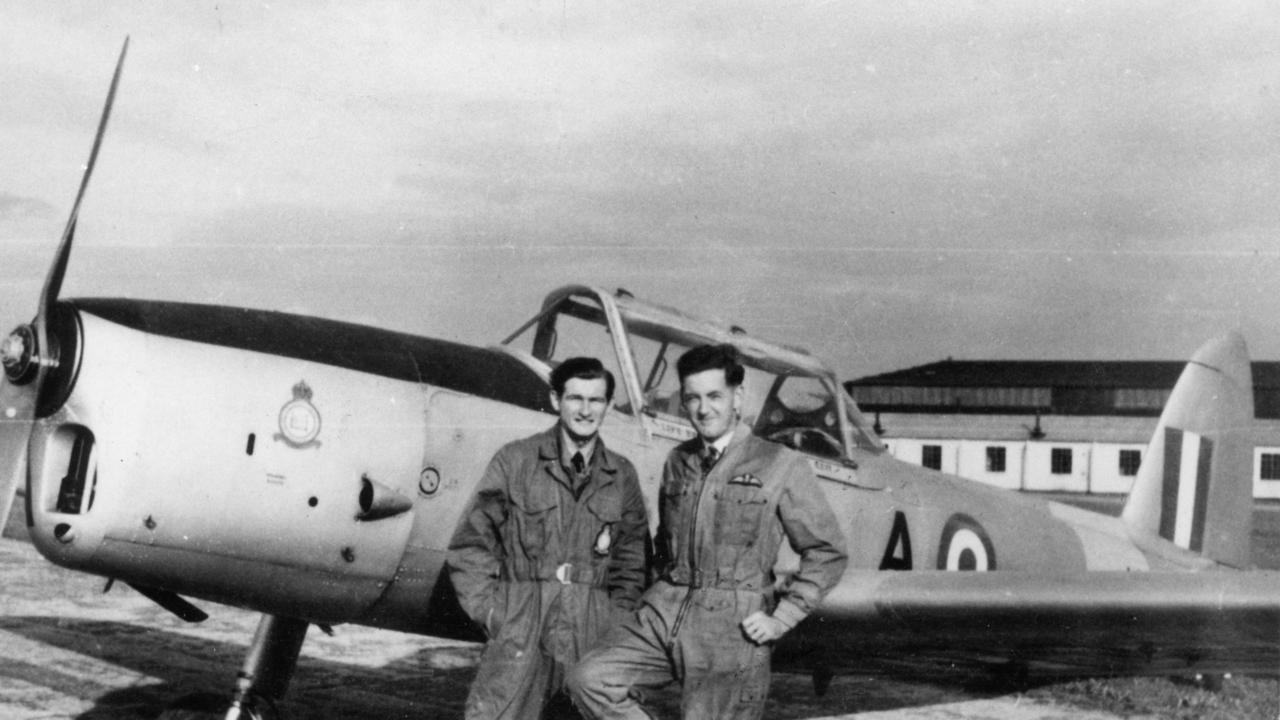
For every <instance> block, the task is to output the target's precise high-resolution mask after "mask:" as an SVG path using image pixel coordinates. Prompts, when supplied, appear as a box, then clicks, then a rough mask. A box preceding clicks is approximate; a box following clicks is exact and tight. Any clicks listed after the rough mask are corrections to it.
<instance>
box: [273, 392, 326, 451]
mask: <svg viewBox="0 0 1280 720" xmlns="http://www.w3.org/2000/svg"><path fill="white" fill-rule="evenodd" d="M279 424H280V432H279V433H276V435H275V439H276V440H277V441H281V440H282V441H284V443H285V444H286V445H288V446H289V447H293V448H307V447H320V441H318V440H316V437H318V436H319V435H320V411H319V410H317V409H316V406H315V405H312V404H311V387H310V386H309V385H307V381H306V380H299V381H298V384H297V385H294V386H293V399H292V400H290V401H289V402H286V403H285V404H284V406H283V407H281V408H280V417H279Z"/></svg>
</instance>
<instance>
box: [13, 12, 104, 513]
mask: <svg viewBox="0 0 1280 720" xmlns="http://www.w3.org/2000/svg"><path fill="white" fill-rule="evenodd" d="M128 51H129V38H128V37H125V39H124V46H123V47H122V48H120V58H119V59H118V60H116V69H115V73H114V74H112V76H111V87H110V89H109V90H108V91H107V101H106V104H105V105H104V106H103V108H102V117H101V118H100V119H99V120H98V132H97V134H96V135H94V138H93V149H92V150H90V151H89V163H88V164H87V165H85V169H84V175H83V176H82V177H81V178H80V189H79V191H77V192H76V200H75V202H74V203H73V204H72V205H71V215H70V217H68V218H67V227H66V229H65V230H63V231H62V240H61V242H59V243H58V252H57V254H56V255H55V256H54V259H53V265H52V266H51V267H50V268H49V274H48V275H46V276H45V280H44V288H43V289H42V290H41V292H40V303H39V305H37V306H36V317H35V320H34V321H32V323H31V325H30V326H25V327H22V328H18V329H17V330H15V331H14V332H13V333H12V334H11V335H9V336H8V337H7V338H5V339H4V340H3V341H0V360H3V365H4V372H5V377H4V380H3V385H0V528H3V526H4V524H5V522H6V521H7V520H8V518H9V511H10V508H11V507H12V505H13V498H14V495H15V493H16V492H17V488H18V484H19V483H23V482H25V481H26V476H27V445H28V444H29V442H30V439H31V429H32V427H33V426H34V424H35V418H36V411H37V407H38V406H37V403H38V402H39V399H40V392H41V389H42V387H43V386H44V384H45V383H44V381H45V378H46V377H47V376H48V374H49V371H50V370H51V369H52V368H54V367H57V365H58V350H59V349H58V348H57V347H56V346H55V345H54V344H53V343H52V342H51V340H52V339H53V338H52V337H51V333H50V332H49V320H50V318H51V317H52V316H53V309H54V305H55V303H57V302H58V293H59V292H60V291H61V290H62V279H63V277H64V276H65V275H66V272H67V260H68V258H70V256H71V241H72V238H73V237H74V236H75V233H76V220H77V219H78V217H79V215H80V203H81V201H83V200H84V193H85V188H87V187H88V185H89V177H90V176H91V175H92V174H93V167H94V165H95V164H97V162H98V150H99V149H100V148H101V147H102V137H103V135H105V134H106V131H107V120H108V119H109V118H110V117H111V106H112V105H113V104H114V103H115V99H116V88H117V87H119V85H120V74H121V72H122V71H123V70H124V58H125V54H126V53H127V52H128ZM33 366H34V368H33ZM33 376H34V377H33ZM33 380H34V382H33Z"/></svg>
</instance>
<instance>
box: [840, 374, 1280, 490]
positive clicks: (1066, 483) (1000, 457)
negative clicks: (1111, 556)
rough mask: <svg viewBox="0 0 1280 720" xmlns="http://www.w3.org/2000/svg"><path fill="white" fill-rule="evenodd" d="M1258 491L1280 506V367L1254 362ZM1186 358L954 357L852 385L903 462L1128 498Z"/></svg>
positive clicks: (1008, 484) (995, 480)
mask: <svg viewBox="0 0 1280 720" xmlns="http://www.w3.org/2000/svg"><path fill="white" fill-rule="evenodd" d="M1252 366H1253V398H1254V417H1255V424H1254V433H1253V446H1254V450H1253V456H1254V457H1253V489H1254V497H1255V498H1280V362H1254V363H1252ZM1185 367H1186V363H1185V362H1180V361H1170V362H1165V361H1107V362H1094V361H1021V360H952V359H947V360H944V361H942V362H936V363H931V364H928V365H920V366H917V367H913V368H908V369H906V370H898V371H894V372H890V373H885V374H882V375H874V376H871V377H865V378H861V379H859V380H851V381H849V382H847V383H845V387H846V388H847V389H848V390H849V393H850V394H851V395H852V396H853V398H854V400H856V401H857V402H858V405H859V407H861V408H862V410H863V412H864V413H866V414H867V415H868V416H870V417H874V418H875V427H876V430H877V432H879V433H880V436H881V438H882V439H883V440H884V441H885V443H886V444H887V445H888V447H889V451H890V452H891V453H892V454H893V455H894V456H895V457H897V458H899V459H902V460H906V461H909V462H915V463H919V464H921V465H924V466H925V467H931V468H934V469H937V470H942V471H944V472H949V473H953V474H955V475H960V476H962V477H966V478H970V479H973V480H978V481H981V482H985V483H988V484H991V485H996V486H998V487H1003V488H1009V489H1016V490H1032V491H1053V492H1082V493H1127V492H1128V491H1129V488H1130V486H1131V485H1132V483H1133V479H1134V476H1135V475H1136V474H1137V472H1138V464H1139V463H1140V462H1141V461H1142V455H1143V453H1144V452H1146V445H1147V441H1148V440H1149V439H1150V438H1151V434H1152V433H1153V432H1154V431H1155V427H1156V422H1157V420H1158V419H1159V417H1160V411H1161V410H1162V409H1163V408H1164V404H1165V401H1166V400H1168V398H1169V394H1170V393H1171V392H1172V390H1173V386H1174V383H1176V382H1177V380H1178V376H1179V375H1180V374H1181V373H1182V370H1183V368H1185Z"/></svg>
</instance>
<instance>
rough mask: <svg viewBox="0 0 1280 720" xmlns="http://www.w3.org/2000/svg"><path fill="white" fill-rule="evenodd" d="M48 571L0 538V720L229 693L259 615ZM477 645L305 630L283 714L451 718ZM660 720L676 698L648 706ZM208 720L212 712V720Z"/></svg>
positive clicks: (929, 696) (789, 712)
mask: <svg viewBox="0 0 1280 720" xmlns="http://www.w3.org/2000/svg"><path fill="white" fill-rule="evenodd" d="M104 584H105V582H104V581H103V580H102V579H101V578H96V577H93V576H89V575H84V574H80V573H75V572H71V571H68V570H65V569H62V568H59V567H56V566H54V565H52V564H50V563H49V562H47V561H45V560H44V558H42V557H40V556H39V554H38V553H37V552H36V551H35V549H34V548H33V547H32V546H31V545H30V544H28V543H26V542H24V541H21V540H16V539H12V538H4V539H0V718H3V719H4V720H37V719H39V720H60V719H63V718H67V719H70V718H75V719H77V720H90V719H95V720H106V719H107V718H110V719H111V720H135V719H136V720H141V719H144V718H146V719H151V718H156V717H157V716H158V715H160V713H161V712H163V711H164V710H165V709H166V708H168V707H171V706H174V705H175V704H180V703H181V702H182V701H183V700H184V699H191V698H193V697H196V696H202V695H203V696H209V695H214V696H216V697H218V698H223V699H229V698H230V696H231V693H232V690H233V686H234V682H235V676H236V672H237V670H238V669H239V668H240V665H241V663H242V661H243V659H244V654H245V651H246V649H247V646H248V643H249V641H250V639H251V638H252V637H253V632H254V629H255V628H256V626H257V621H258V616H257V615H256V614H254V613H251V612H248V611H245V610H240V609H236V608H228V607H224V606H216V605H208V604H204V605H203V609H205V610H206V611H207V612H208V613H209V615H210V617H209V619H208V620H206V621H204V622H203V623H199V624H194V625H193V624H188V623H185V622H183V621H182V620H179V619H178V618H176V617H174V616H173V615H170V614H169V613H168V612H167V611H166V610H163V609H161V608H160V607H158V606H156V605H155V604H153V603H152V602H151V601H150V600H148V599H146V598H145V597H143V596H142V595H140V594H138V593H137V592H135V591H134V590H132V589H131V588H129V587H127V586H125V585H123V584H118V585H116V586H114V587H113V588H112V589H111V590H110V591H109V592H107V593H103V586H104ZM478 657H479V646H477V645H473V644H469V643H458V642H446V641H440V640H437V639H433V638H428V637H421V636H414V635H406V634H403V633H396V632H390V631H385V630H377V629H372V628H363V627H355V626H339V627H336V628H334V635H333V636H326V635H325V634H323V633H322V632H320V631H319V630H316V629H314V628H313V629H312V630H311V631H310V632H309V633H308V635H307V640H306V642H305V643H304V645H303V650H302V657H301V659H300V661H299V664H298V669H297V672H296V674H295V675H294V678H293V682H292V683H291V685H290V689H289V693H288V696H287V697H286V699H285V701H284V702H283V703H282V704H281V707H280V708H279V709H280V710H281V711H282V713H283V715H284V717H287V718H352V719H355V720H361V719H368V720H374V719H378V720H387V719H398V718H406V719H407V718H460V717H461V716H462V704H463V702H464V700H465V698H466V693H467V686H468V684H469V683H470V681H471V678H472V675H473V673H474V668H475V663H476V660H477V658H478ZM655 701H656V702H655V705H656V707H657V708H658V709H659V711H660V712H663V713H664V716H671V717H674V716H675V715H673V714H671V713H672V712H674V711H675V709H676V707H677V706H678V700H677V698H676V696H675V693H674V692H666V693H662V694H660V695H659V697H656V698H655ZM209 717H219V718H220V717H221V715H220V714H210V715H209ZM766 717H769V718H831V717H838V718H853V717H856V718H865V719H867V720H872V719H876V720H889V719H891V718H892V719H905V718H949V719H954V718H1007V719H1016V720H1045V719H1048V718H1068V717H1070V718H1087V719H1091V720H1103V719H1105V718H1113V717H1118V716H1113V715H1108V714H1102V713H1097V712H1085V711H1083V710H1081V709H1078V708H1072V707H1070V706H1062V705H1056V704H1046V703H1043V702H1038V701H1036V702H1033V701H1030V700H1029V699H1027V698H1025V697H1021V696H1019V695H1016V694H1015V695H992V694H984V693H981V692H978V693H974V692H970V691H965V690H962V689H958V688H949V687H945V686H942V687H940V686H933V685H930V684H928V683H924V682H918V683H917V682H904V681H900V680H892V679H885V678H860V677H837V678H836V679H835V680H834V682H833V683H832V685H831V688H830V690H829V691H828V692H827V694H826V695H825V696H823V697H821V698H819V697H816V696H815V694H814V692H813V689H812V684H811V681H810V679H809V678H808V677H806V676H801V675H792V674H787V673H775V675H774V681H773V686H772V690H771V693H770V699H769V706H768V709H767V712H766Z"/></svg>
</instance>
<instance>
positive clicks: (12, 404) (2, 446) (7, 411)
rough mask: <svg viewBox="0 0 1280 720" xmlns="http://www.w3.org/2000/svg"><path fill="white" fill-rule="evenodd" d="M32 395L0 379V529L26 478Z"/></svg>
mask: <svg viewBox="0 0 1280 720" xmlns="http://www.w3.org/2000/svg"><path fill="white" fill-rule="evenodd" d="M35 404H36V396H35V393H33V392H31V391H30V390H29V389H28V388H23V387H19V386H17V385H14V384H13V383H11V382H9V380H8V379H4V380H3V381H2V382H0V531H3V530H4V527H5V524H6V523H7V521H8V520H9V512H10V511H11V510H12V508H13V498H14V495H15V494H16V493H17V491H18V486H19V485H22V484H24V483H26V480H27V442H28V441H29V440H30V437H31V418H32V416H33V415H34V414H35Z"/></svg>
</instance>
